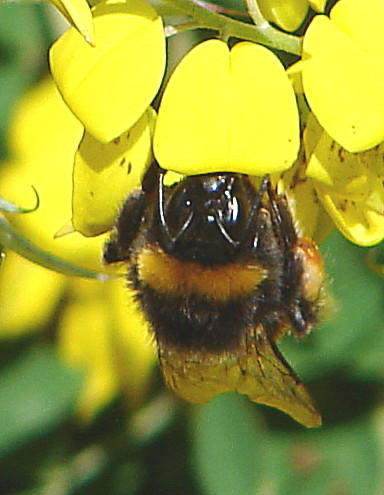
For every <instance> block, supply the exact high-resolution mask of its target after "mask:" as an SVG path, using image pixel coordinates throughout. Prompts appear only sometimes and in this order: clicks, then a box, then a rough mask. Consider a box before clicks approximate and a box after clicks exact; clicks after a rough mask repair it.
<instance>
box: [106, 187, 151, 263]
mask: <svg viewBox="0 0 384 495" xmlns="http://www.w3.org/2000/svg"><path fill="white" fill-rule="evenodd" d="M146 205H147V202H146V194H145V193H144V191H142V190H141V189H137V190H135V191H133V192H132V193H131V194H130V195H129V196H128V198H127V199H126V201H125V203H124V205H123V207H122V209H121V211H120V213H119V216H118V218H117V222H116V226H115V229H114V231H113V233H112V235H111V238H110V239H109V241H108V242H107V243H106V244H105V247H104V252H103V261H104V263H107V264H109V263H116V262H118V261H125V260H128V259H129V258H130V254H131V253H130V248H131V245H132V242H133V241H134V240H135V239H136V237H137V235H138V233H139V230H140V227H141V225H142V223H143V219H144V213H145V209H146Z"/></svg>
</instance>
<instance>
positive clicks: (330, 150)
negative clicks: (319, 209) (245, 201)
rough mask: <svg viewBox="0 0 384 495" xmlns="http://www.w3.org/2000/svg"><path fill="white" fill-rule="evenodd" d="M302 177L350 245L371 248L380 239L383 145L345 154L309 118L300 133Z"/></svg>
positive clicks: (383, 233) (383, 220)
mask: <svg viewBox="0 0 384 495" xmlns="http://www.w3.org/2000/svg"><path fill="white" fill-rule="evenodd" d="M303 139H304V147H305V154H306V160H307V169H306V175H307V177H310V178H312V179H314V180H313V183H314V185H315V188H316V192H317V195H318V197H319V198H320V200H321V202H322V204H323V206H324V208H325V209H326V211H327V212H328V214H329V215H330V217H331V218H332V219H333V221H334V223H335V224H336V226H337V227H338V229H339V230H340V231H341V232H342V233H343V235H344V236H345V237H347V239H349V240H350V241H352V242H354V243H356V244H359V245H362V246H372V245H374V244H377V243H379V242H380V241H382V240H383V239H384V187H383V179H384V169H383V167H382V163H383V156H384V145H383V144H381V145H380V146H377V147H376V148H374V149H372V150H369V151H365V152H362V153H349V152H348V151H346V150H345V149H343V148H342V147H341V146H340V145H339V144H337V143H336V142H335V141H333V140H332V138H331V137H330V136H329V135H328V134H327V133H326V132H325V131H324V130H323V129H322V128H321V127H320V125H319V124H318V122H317V121H316V119H315V118H314V117H313V116H312V115H310V116H309V118H308V122H307V126H306V129H305V132H304V137H303Z"/></svg>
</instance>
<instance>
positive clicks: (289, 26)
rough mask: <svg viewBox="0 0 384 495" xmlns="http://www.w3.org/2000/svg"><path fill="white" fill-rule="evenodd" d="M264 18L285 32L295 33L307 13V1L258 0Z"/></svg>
mask: <svg viewBox="0 0 384 495" xmlns="http://www.w3.org/2000/svg"><path fill="white" fill-rule="evenodd" d="M258 4H259V7H260V10H261V12H262V14H263V15H264V17H265V18H266V19H267V20H268V21H271V22H273V23H275V24H277V25H278V26H280V27H281V28H283V29H285V30H286V31H296V29H297V28H299V27H300V25H301V24H302V23H303V21H304V19H305V16H306V15H307V12H308V2H307V0H258Z"/></svg>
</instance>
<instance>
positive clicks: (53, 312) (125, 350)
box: [0, 80, 154, 418]
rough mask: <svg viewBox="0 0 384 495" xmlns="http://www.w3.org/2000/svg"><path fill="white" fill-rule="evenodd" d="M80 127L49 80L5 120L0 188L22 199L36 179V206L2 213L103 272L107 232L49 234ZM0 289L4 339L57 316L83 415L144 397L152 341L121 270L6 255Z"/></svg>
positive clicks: (64, 198) (63, 202)
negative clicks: (81, 272)
mask: <svg viewBox="0 0 384 495" xmlns="http://www.w3.org/2000/svg"><path fill="white" fill-rule="evenodd" d="M53 122H54V125H52V123H53ZM82 132H83V129H82V126H81V125H80V124H79V122H78V121H77V120H76V118H75V117H74V116H73V115H72V114H71V112H70V111H69V109H68V108H67V107H66V105H65V104H64V103H63V101H62V99H61V98H60V95H59V94H58V92H57V90H56V88H55V86H54V84H53V82H52V81H51V80H46V81H44V82H43V83H41V84H40V85H38V86H37V87H36V88H35V89H33V90H32V91H30V92H29V93H27V94H26V95H25V97H24V98H23V99H22V100H21V102H20V104H19V105H18V108H17V109H16V111H15V114H14V118H13V121H12V124H11V129H10V133H11V134H10V140H9V141H10V148H11V153H12V155H13V160H12V161H9V162H7V163H3V164H2V165H3V166H2V169H1V181H0V195H1V196H3V197H5V198H7V199H9V200H12V201H14V202H15V203H18V204H21V205H28V202H29V201H30V203H32V202H33V201H34V199H33V192H31V190H30V189H31V187H30V186H31V184H32V185H34V186H35V188H36V190H37V192H38V194H39V197H40V206H39V208H38V209H37V210H36V211H34V212H31V213H29V214H24V215H21V214H20V215H11V214H8V215H7V218H8V219H9V221H10V222H12V224H13V225H14V227H15V228H17V229H18V230H19V231H21V232H23V233H24V234H25V235H26V236H27V237H28V238H29V239H30V240H31V241H32V242H33V243H34V244H35V245H37V246H39V247H40V248H43V249H45V250H46V251H49V252H51V253H53V254H55V255H56V256H58V257H60V258H63V259H66V260H67V261H70V262H71V263H74V264H76V265H79V266H82V267H84V268H93V269H98V270H100V260H101V251H102V246H103V243H104V241H105V237H103V236H99V237H98V238H94V239H88V238H84V237H83V236H81V235H80V234H77V233H75V234H71V235H68V236H65V237H63V238H60V239H54V234H55V232H57V230H58V229H59V227H60V226H61V225H62V224H63V222H65V221H66V220H67V219H68V218H69V217H70V215H71V189H72V164H73V157H74V154H75V151H76V149H77V146H78V144H79V141H80V139H81V135H82ZM29 198H31V199H29ZM127 293H128V294H127ZM0 297H1V301H2V304H0V337H1V338H12V337H14V336H18V335H22V334H23V333H28V332H34V331H42V330H43V329H44V328H46V327H47V325H48V324H49V323H52V319H53V317H54V316H55V317H56V318H58V326H57V335H58V353H59V354H60V355H61V356H62V358H63V359H64V360H65V361H66V362H67V363H69V364H71V365H73V366H76V367H78V368H80V369H81V370H83V371H84V376H85V379H84V384H83V389H82V392H81V395H80V397H79V410H80V412H81V413H82V415H83V417H88V418H89V417H91V416H92V415H93V414H94V413H95V412H96V411H97V410H98V409H100V408H101V407H102V406H104V405H105V404H107V403H108V402H109V401H110V400H111V398H112V397H114V396H115V395H116V393H117V392H118V391H121V393H123V394H125V395H126V397H127V399H128V400H129V401H130V402H131V403H132V402H137V401H140V400H141V398H142V397H143V395H144V392H145V389H146V384H147V381H148V377H149V373H150V370H151V367H152V366H151V365H152V363H153V362H154V356H153V349H152V346H151V345H149V344H148V342H147V333H146V325H145V323H144V322H143V320H142V318H141V316H140V314H138V312H137V310H136V307H135V305H134V303H133V301H132V299H131V296H130V293H129V291H128V290H127V289H126V288H125V281H124V279H123V278H118V279H115V280H111V281H107V282H99V281H95V280H92V281H91V280H82V279H78V278H70V277H65V276H63V275H61V274H58V273H55V272H50V271H48V270H47V269H45V268H42V267H40V266H38V265H34V264H33V263H31V262H29V261H26V260H24V259H22V258H20V257H19V256H17V255H16V254H14V253H7V255H6V258H5V260H4V261H3V265H2V269H1V271H0ZM59 303H60V305H59ZM120 305H121V307H120ZM58 308H60V310H58Z"/></svg>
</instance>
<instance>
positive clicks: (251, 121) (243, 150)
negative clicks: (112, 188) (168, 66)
mask: <svg viewBox="0 0 384 495" xmlns="http://www.w3.org/2000/svg"><path fill="white" fill-rule="evenodd" d="M298 149H299V121H298V111H297V106H296V100H295V96H294V93H293V90H292V87H291V85H290V82H289V80H288V77H287V75H286V73H285V71H284V68H283V66H282V65H281V63H280V61H279V60H278V58H277V57H276V56H275V55H274V54H273V53H272V52H271V51H269V50H267V49H266V48H264V47H261V46H259V45H256V44H253V43H248V42H244V43H238V44H237V45H235V46H234V48H233V49H232V50H231V51H229V49H228V47H227V45H226V43H224V42H222V41H219V40H209V41H206V42H204V43H201V44H200V45H198V46H197V47H195V48H194V49H193V50H191V51H190V52H189V53H188V54H187V56H186V57H185V58H184V59H183V61H182V62H181V63H180V64H179V66H178V67H177V68H176V70H175V72H174V74H173V75H172V77H171V79H170V81H169V83H168V86H167V88H166V90H165V92H164V95H163V98H162V102H161V105H160V109H159V115H158V120H157V124H156V129H155V137H154V151H155V156H156V158H157V160H158V161H159V163H160V165H161V166H162V167H163V168H165V169H167V170H173V171H175V172H179V173H184V174H189V175H190V174H199V173H207V172H217V171H232V172H240V173H249V174H253V175H262V174H265V173H268V172H277V171H282V170H285V169H288V168H289V167H290V166H291V165H292V163H293V161H294V160H295V158H296V156H297V153H298Z"/></svg>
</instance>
